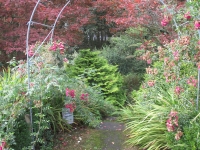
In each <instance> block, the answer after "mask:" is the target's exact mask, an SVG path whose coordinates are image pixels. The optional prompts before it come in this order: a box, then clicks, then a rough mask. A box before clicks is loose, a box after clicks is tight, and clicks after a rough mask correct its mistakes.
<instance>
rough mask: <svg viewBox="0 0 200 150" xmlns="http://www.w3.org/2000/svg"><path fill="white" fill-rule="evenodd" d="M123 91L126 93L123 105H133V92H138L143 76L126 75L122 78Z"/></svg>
mask: <svg viewBox="0 0 200 150" xmlns="http://www.w3.org/2000/svg"><path fill="white" fill-rule="evenodd" d="M123 78H124V82H123V89H125V91H126V97H127V99H126V102H125V103H129V104H131V103H134V99H133V97H132V92H133V90H138V89H139V87H140V85H141V83H142V81H143V74H135V73H132V74H127V75H124V76H123Z"/></svg>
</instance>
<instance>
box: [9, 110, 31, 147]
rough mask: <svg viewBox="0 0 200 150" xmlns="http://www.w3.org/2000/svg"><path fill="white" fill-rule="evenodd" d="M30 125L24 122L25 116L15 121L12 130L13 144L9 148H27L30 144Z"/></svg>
mask: <svg viewBox="0 0 200 150" xmlns="http://www.w3.org/2000/svg"><path fill="white" fill-rule="evenodd" d="M30 135H31V128H30V124H28V123H27V122H26V121H25V115H24V114H22V115H20V116H19V118H18V119H17V120H16V126H15V129H14V136H15V144H14V145H12V146H11V148H13V149H14V150H22V149H23V148H25V147H28V146H29V145H30V143H31V142H32V137H31V136H30Z"/></svg>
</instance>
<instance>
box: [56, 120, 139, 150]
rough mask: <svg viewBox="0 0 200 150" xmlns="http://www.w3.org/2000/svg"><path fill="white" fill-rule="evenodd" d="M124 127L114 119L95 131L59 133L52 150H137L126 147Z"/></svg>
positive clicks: (88, 129) (81, 128)
mask: <svg viewBox="0 0 200 150" xmlns="http://www.w3.org/2000/svg"><path fill="white" fill-rule="evenodd" d="M123 130H124V125H123V124H121V123H118V122H117V121H116V120H115V118H108V119H106V120H104V121H103V122H102V123H101V124H100V125H99V127H97V128H95V129H91V128H85V127H78V128H74V129H73V130H72V131H70V132H67V133H60V134H59V135H58V136H57V138H56V140H55V143H56V145H55V147H54V150H138V148H136V147H131V148H130V147H128V146H127V145H126V144H125V143H124V142H125V140H126V136H125V134H124V132H123Z"/></svg>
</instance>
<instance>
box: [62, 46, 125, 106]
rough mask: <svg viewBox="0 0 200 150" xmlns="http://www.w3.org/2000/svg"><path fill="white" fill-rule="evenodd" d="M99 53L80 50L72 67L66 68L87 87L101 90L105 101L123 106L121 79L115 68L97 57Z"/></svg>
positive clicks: (123, 97)
mask: <svg viewBox="0 0 200 150" xmlns="http://www.w3.org/2000/svg"><path fill="white" fill-rule="evenodd" d="M99 54H100V52H98V51H90V50H89V49H86V50H80V53H79V55H78V57H77V58H76V59H75V60H74V65H72V66H70V67H67V68H66V70H67V72H70V73H69V74H70V75H71V76H73V77H79V78H81V79H83V80H84V81H85V82H86V83H87V84H88V85H90V86H95V87H99V88H101V91H102V93H103V95H104V97H105V99H106V100H107V101H109V102H111V103H112V104H114V105H123V104H124V101H125V96H124V93H123V90H122V89H121V87H122V77H121V75H120V74H119V73H118V72H117V70H118V69H117V66H113V65H109V64H108V62H107V60H106V59H104V58H103V57H100V56H99Z"/></svg>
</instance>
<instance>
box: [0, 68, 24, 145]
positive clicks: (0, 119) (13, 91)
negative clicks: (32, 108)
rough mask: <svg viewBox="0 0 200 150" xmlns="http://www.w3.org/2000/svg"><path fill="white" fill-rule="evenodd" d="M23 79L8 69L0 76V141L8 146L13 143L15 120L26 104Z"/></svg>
mask: <svg viewBox="0 0 200 150" xmlns="http://www.w3.org/2000/svg"><path fill="white" fill-rule="evenodd" d="M25 86H26V85H25V83H24V78H22V77H20V76H19V74H17V73H16V72H14V73H13V72H12V71H11V69H10V68H8V70H4V71H3V74H2V76H0V103H1V105H0V112H1V113H0V124H1V126H0V141H2V139H4V140H5V141H6V142H7V143H8V145H11V144H14V143H15V140H14V139H15V137H14V132H15V127H16V126H17V122H16V119H18V118H19V116H20V115H21V114H23V113H24V111H25V109H24V108H26V106H27V103H26V99H25V95H24V94H23V92H24V91H25V90H24V89H25Z"/></svg>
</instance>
